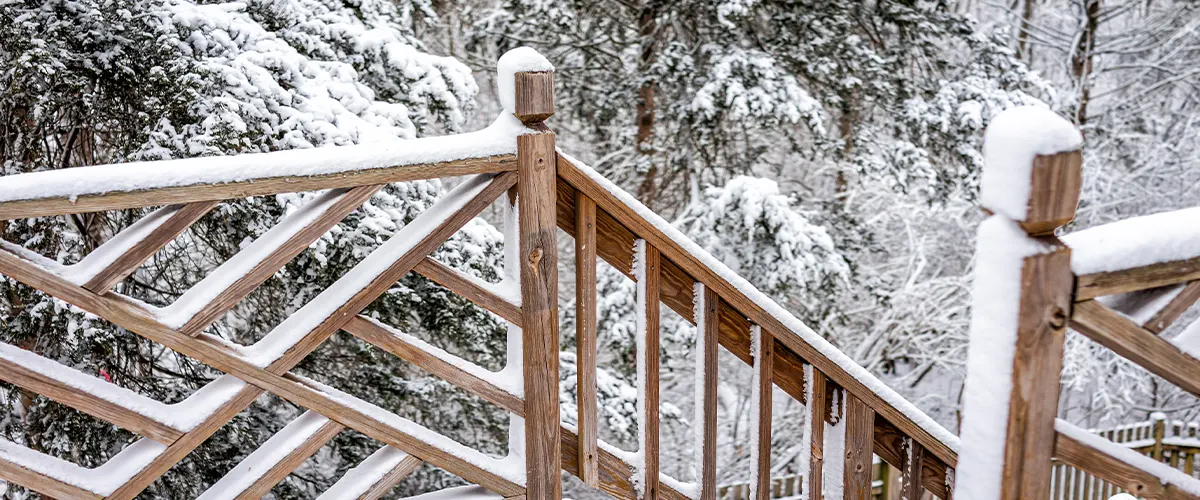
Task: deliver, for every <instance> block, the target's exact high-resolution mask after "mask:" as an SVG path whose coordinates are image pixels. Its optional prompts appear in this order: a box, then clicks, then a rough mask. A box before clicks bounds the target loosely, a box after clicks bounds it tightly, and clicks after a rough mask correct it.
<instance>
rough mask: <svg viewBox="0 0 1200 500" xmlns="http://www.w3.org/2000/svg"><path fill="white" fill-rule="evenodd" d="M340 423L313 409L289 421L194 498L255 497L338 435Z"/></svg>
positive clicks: (241, 499) (245, 499) (238, 499)
mask: <svg viewBox="0 0 1200 500" xmlns="http://www.w3.org/2000/svg"><path fill="white" fill-rule="evenodd" d="M342 429H343V427H342V425H341V424H339V423H337V422H334V421H332V420H329V419H328V418H325V417H323V416H321V415H319V414H317V413H315V412H313V411H308V412H305V413H304V414H302V415H300V416H299V417H297V418H296V419H295V420H293V421H291V422H290V423H289V424H288V425H286V426H284V428H283V429H280V430H279V432H276V433H275V435H273V436H271V438H270V439H268V440H267V442H265V443H263V444H262V445H261V446H259V447H258V449H257V450H254V452H253V453H251V454H250V455H248V456H247V457H246V458H244V459H242V461H241V462H240V463H238V465H236V466H235V467H234V468H233V470H231V471H229V472H228V473H227V474H225V476H224V477H222V478H221V480H219V481H217V482H216V483H215V484H213V485H212V486H210V487H209V488H208V490H206V491H205V492H204V493H203V494H201V495H200V497H199V498H197V500H222V499H236V500H256V499H258V498H262V496H263V495H266V494H267V493H268V492H270V491H271V488H274V487H275V485H276V484H278V483H279V482H280V481H282V480H283V478H285V477H287V476H288V474H291V473H292V471H293V470H295V469H296V468H297V467H299V466H300V465H301V464H303V463H304V461H305V460H308V458H309V457H311V456H312V455H313V454H314V453H316V452H317V451H318V450H320V449H321V447H322V446H325V443H327V442H329V440H330V439H333V437H334V436H337V434H338V433H339V432H341V431H342Z"/></svg>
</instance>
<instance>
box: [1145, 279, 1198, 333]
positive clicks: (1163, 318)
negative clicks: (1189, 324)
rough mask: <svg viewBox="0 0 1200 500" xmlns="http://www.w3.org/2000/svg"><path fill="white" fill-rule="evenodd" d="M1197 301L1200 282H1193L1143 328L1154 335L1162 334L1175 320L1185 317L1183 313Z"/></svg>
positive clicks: (1147, 321) (1155, 314)
mask: <svg viewBox="0 0 1200 500" xmlns="http://www.w3.org/2000/svg"><path fill="white" fill-rule="evenodd" d="M1197 300H1200V280H1197V281H1192V282H1190V283H1188V284H1187V285H1186V286H1184V287H1183V290H1180V291H1179V294H1178V295H1176V296H1175V298H1173V299H1171V302H1169V303H1167V305H1166V306H1164V307H1163V308H1162V309H1159V310H1158V312H1156V313H1154V316H1151V317H1150V319H1148V320H1146V323H1145V324H1143V325H1142V328H1145V329H1147V330H1149V331H1151V332H1154V333H1162V332H1163V330H1166V329H1167V327H1169V326H1171V324H1172V323H1174V322H1175V320H1177V319H1179V317H1180V316H1183V313H1185V312H1187V310H1188V309H1191V307H1192V305H1194V304H1195V303H1196V301H1197Z"/></svg>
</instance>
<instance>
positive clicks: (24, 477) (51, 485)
mask: <svg viewBox="0 0 1200 500" xmlns="http://www.w3.org/2000/svg"><path fill="white" fill-rule="evenodd" d="M0 479H3V480H5V481H8V482H11V483H14V484H19V485H21V486H24V487H26V488H29V489H31V490H33V491H36V492H38V493H41V494H42V495H44V496H45V497H48V498H50V499H54V498H62V499H70V500H98V499H101V498H104V497H103V496H101V495H97V494H95V493H92V492H91V491H88V490H85V489H83V488H80V487H78V486H74V485H71V484H67V483H64V482H62V481H59V480H57V479H54V478H52V477H50V476H47V475H44V474H41V473H38V472H34V471H32V470H29V469H27V468H25V467H22V466H21V465H19V464H17V463H15V462H10V461H8V460H5V459H3V458H0Z"/></svg>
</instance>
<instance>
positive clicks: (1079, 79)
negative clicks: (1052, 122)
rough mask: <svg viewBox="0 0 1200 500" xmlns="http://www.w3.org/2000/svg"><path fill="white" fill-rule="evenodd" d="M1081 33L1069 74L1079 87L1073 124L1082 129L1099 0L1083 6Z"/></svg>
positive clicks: (1087, 99) (1090, 90)
mask: <svg viewBox="0 0 1200 500" xmlns="http://www.w3.org/2000/svg"><path fill="white" fill-rule="evenodd" d="M1084 16H1085V19H1084V23H1083V32H1082V33H1080V34H1079V43H1078V45H1076V47H1075V55H1074V56H1073V57H1072V58H1071V72H1072V74H1073V75H1074V76H1075V83H1076V85H1078V86H1079V105H1078V107H1076V108H1075V123H1076V125H1078V126H1080V127H1082V126H1083V125H1084V124H1085V123H1087V108H1088V103H1089V101H1090V100H1091V97H1092V85H1091V82H1089V81H1088V79H1089V78H1090V77H1091V74H1092V53H1093V51H1094V49H1095V47H1096V31H1097V30H1098V28H1099V26H1100V0H1087V2H1086V3H1085V4H1084Z"/></svg>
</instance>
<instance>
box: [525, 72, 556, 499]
mask: <svg viewBox="0 0 1200 500" xmlns="http://www.w3.org/2000/svg"><path fill="white" fill-rule="evenodd" d="M514 84H515V90H516V109H517V112H516V113H514V114H515V115H516V116H517V118H520V119H521V121H522V122H524V123H525V125H526V126H527V127H529V128H530V129H533V130H534V131H535V132H533V133H529V134H525V135H521V136H519V137H517V198H518V203H519V205H518V207H519V208H518V211H519V213H518V219H517V220H518V225H519V226H520V240H521V243H520V248H521V255H520V262H521V312H522V315H523V316H524V318H523V320H524V321H523V323H522V325H521V326H522V337H523V341H524V345H523V349H522V351H523V354H522V359H523V360H524V371H525V373H524V377H525V465H526V471H527V472H526V474H527V476H526V489H527V498H529V499H536V500H544V499H553V500H557V499H560V498H562V480H561V475H560V473H559V467H560V464H561V463H562V459H561V455H562V445H561V443H560V441H559V408H558V404H559V402H558V243H557V239H558V238H557V237H558V232H557V231H558V226H557V220H556V216H557V213H556V211H555V210H556V209H555V202H556V189H557V181H558V174H557V171H556V164H557V162H556V161H555V153H554V133H553V132H551V131H550V129H549V128H547V127H546V126H545V124H543V123H542V121H543V120H545V119H546V118H548V117H549V116H550V115H552V114H554V73H552V72H539V73H517V74H516V75H515V80H514Z"/></svg>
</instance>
